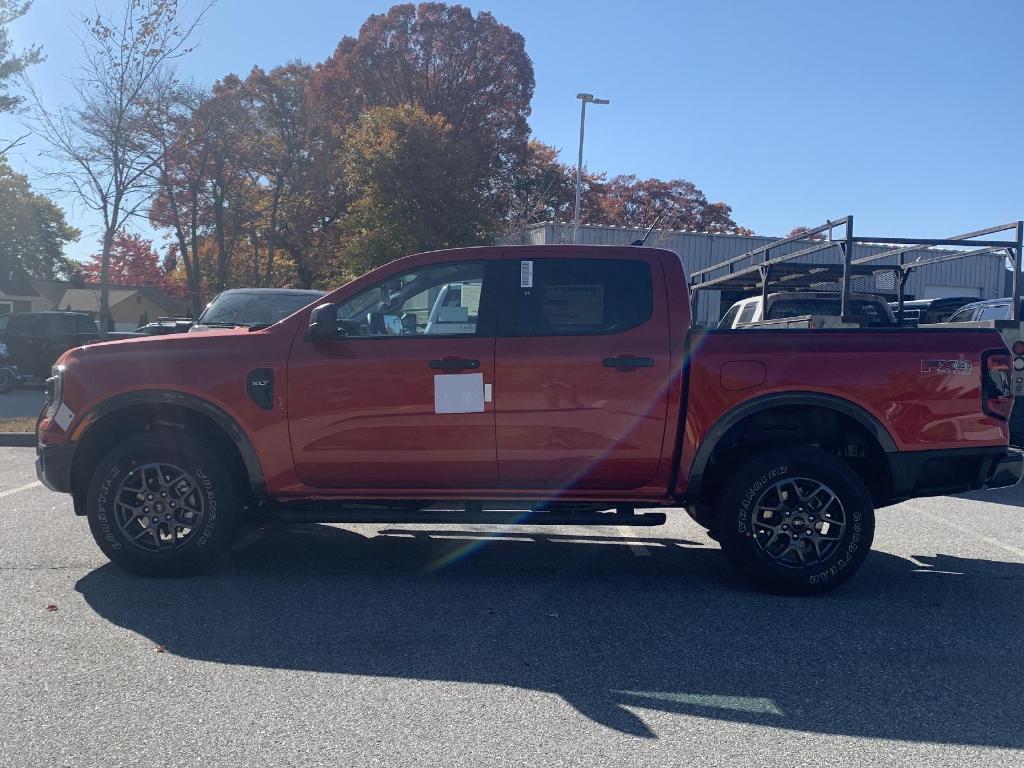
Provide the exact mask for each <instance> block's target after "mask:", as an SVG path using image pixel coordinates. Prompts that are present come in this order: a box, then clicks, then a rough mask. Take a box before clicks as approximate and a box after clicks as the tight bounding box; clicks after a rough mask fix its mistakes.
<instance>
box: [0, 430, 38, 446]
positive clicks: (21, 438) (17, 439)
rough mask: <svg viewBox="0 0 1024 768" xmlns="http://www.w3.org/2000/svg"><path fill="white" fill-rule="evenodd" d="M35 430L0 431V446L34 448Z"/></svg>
mask: <svg viewBox="0 0 1024 768" xmlns="http://www.w3.org/2000/svg"><path fill="white" fill-rule="evenodd" d="M35 447H36V434H35V432H0V448H35Z"/></svg>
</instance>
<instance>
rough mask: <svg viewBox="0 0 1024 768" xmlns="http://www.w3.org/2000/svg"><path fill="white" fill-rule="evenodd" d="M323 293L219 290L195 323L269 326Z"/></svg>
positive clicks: (310, 302)
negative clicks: (226, 291)
mask: <svg viewBox="0 0 1024 768" xmlns="http://www.w3.org/2000/svg"><path fill="white" fill-rule="evenodd" d="M323 295H324V294H322V293H316V292H309V293H274V292H269V291H268V292H262V291H261V292H259V293H257V292H249V291H245V292H241V293H222V294H220V296H218V297H217V298H215V299H214V300H213V301H212V302H211V303H210V305H209V306H208V307H207V308H206V310H205V311H204V312H203V314H201V315H200V316H199V320H198V321H197V324H198V325H248V326H253V325H258V326H266V325H273V324H274V323H276V322H278V321H279V320H283V319H284V318H286V317H288V315H290V314H292V313H294V312H297V311H298V310H300V309H302V308H303V307H305V306H308V305H309V304H312V303H313V302H314V301H316V300H317V299H319V298H320V297H321V296H323Z"/></svg>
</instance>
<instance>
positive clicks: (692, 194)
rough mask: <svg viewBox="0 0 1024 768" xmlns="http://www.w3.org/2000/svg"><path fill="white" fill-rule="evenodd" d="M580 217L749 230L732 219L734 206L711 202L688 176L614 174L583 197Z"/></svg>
mask: <svg viewBox="0 0 1024 768" xmlns="http://www.w3.org/2000/svg"><path fill="white" fill-rule="evenodd" d="M581 208H582V210H581V214H580V219H581V221H582V222H583V223H585V224H605V225H610V226H611V225H614V226H619V227H632V228H635V229H644V228H647V227H651V226H654V224H655V222H657V225H658V227H659V228H661V229H684V230H689V231H692V232H713V233H714V232H718V233H722V232H733V233H738V234H749V233H750V231H749V230H747V229H746V228H744V227H741V226H739V225H738V224H737V223H736V222H735V221H733V220H732V208H730V207H729V206H728V205H726V204H725V203H711V202H709V201H708V199H707V197H705V195H704V193H703V192H702V191H701V190H700V189H698V188H697V186H696V185H695V184H694V183H693V182H692V181H686V180H685V179H672V180H671V181H663V180H661V179H638V178H637V177H636V176H634V175H631V174H629V175H620V176H615V177H613V178H612V179H611V180H609V181H608V182H606V183H601V184H595V188H594V189H593V191H592V192H591V193H590V194H588V195H587V196H586V197H585V198H584V203H583V205H582V206H581Z"/></svg>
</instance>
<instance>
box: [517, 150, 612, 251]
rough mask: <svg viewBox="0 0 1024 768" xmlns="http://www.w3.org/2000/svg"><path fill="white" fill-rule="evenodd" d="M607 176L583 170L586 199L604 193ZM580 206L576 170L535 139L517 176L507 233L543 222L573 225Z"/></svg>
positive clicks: (556, 151) (555, 151) (556, 152)
mask: <svg viewBox="0 0 1024 768" xmlns="http://www.w3.org/2000/svg"><path fill="white" fill-rule="evenodd" d="M604 181H605V176H604V174H595V173H592V172H590V171H589V170H588V169H586V168H584V169H583V177H582V186H583V194H584V197H585V198H590V196H591V195H592V194H593V190H595V189H603V187H602V185H603V183H604ZM575 204H576V169H575V168H573V167H571V166H569V165H566V164H565V163H562V162H560V161H559V159H558V150H557V149H555V148H554V147H552V146H549V145H548V144H544V143H543V142H540V141H537V140H536V139H533V140H531V141H530V143H529V145H528V146H527V153H526V161H525V162H524V163H523V166H522V167H521V169H520V170H519V172H518V173H517V174H516V175H515V176H514V178H513V181H512V186H511V189H510V197H509V210H508V213H507V220H506V226H505V231H506V234H515V233H517V232H521V231H522V229H523V228H524V227H525V226H527V225H529V224H535V223H538V222H543V221H562V222H564V221H570V220H571V219H572V217H573V213H574V210H575Z"/></svg>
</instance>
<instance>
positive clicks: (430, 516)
mask: <svg viewBox="0 0 1024 768" xmlns="http://www.w3.org/2000/svg"><path fill="white" fill-rule="evenodd" d="M270 516H271V518H272V519H273V520H276V521H278V522H282V523H407V524H410V525H412V524H419V523H425V524H439V525H445V524H450V523H460V524H472V525H627V526H645V527H646V526H653V525H664V524H665V519H666V517H665V513H664V512H644V513H642V514H635V513H632V514H623V513H620V512H590V513H578V514H574V513H571V512H570V513H566V512H530V511H525V510H524V511H512V512H485V511H473V512H465V511H459V510H438V511H431V510H417V511H408V512H407V511H403V510H400V509H343V508H337V507H336V508H329V507H326V506H320V505H318V506H317V507H307V506H294V507H290V506H287V505H281V506H278V507H277V508H275V509H273V510H271V512H270Z"/></svg>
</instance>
